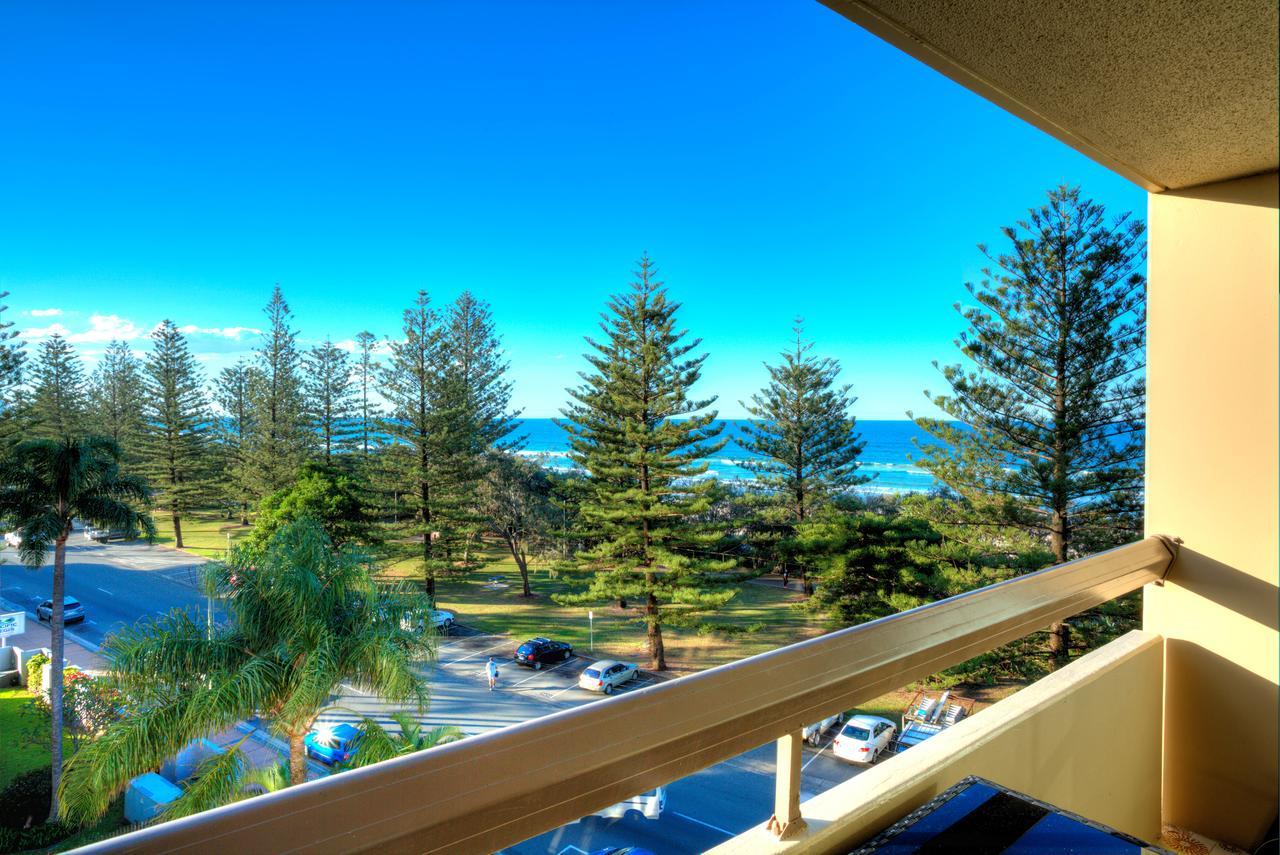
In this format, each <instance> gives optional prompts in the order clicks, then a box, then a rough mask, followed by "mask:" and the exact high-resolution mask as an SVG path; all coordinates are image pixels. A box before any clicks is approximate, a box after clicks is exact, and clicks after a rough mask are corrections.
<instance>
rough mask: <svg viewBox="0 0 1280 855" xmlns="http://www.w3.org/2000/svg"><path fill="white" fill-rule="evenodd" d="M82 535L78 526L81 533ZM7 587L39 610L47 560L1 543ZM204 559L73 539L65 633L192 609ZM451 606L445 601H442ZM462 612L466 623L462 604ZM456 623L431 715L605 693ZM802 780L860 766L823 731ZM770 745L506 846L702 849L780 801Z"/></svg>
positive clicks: (350, 701)
mask: <svg viewBox="0 0 1280 855" xmlns="http://www.w3.org/2000/svg"><path fill="white" fill-rule="evenodd" d="M78 536H79V535H77V537H78ZM0 558H3V559H4V560H5V563H4V564H3V565H0V596H3V597H4V598H5V599H7V600H9V601H11V602H14V603H16V604H19V605H22V606H24V607H26V608H27V609H28V610H29V611H30V610H33V609H34V607H35V605H36V603H38V602H39V601H41V600H44V599H46V598H47V597H48V596H49V593H48V592H49V586H50V584H51V579H50V575H51V572H50V569H49V567H48V564H47V562H46V566H45V567H43V568H41V569H39V570H35V571H31V570H27V569H25V568H23V567H21V566H20V565H18V564H17V556H16V553H15V552H14V551H13V550H12V549H6V550H4V551H3V552H0ZM199 564H200V559H198V558H195V557H193V556H189V555H186V554H184V553H180V552H176V551H174V550H171V549H166V548H163V547H152V546H147V545H146V544H141V543H134V544H119V543H112V544H108V545H99V544H88V543H74V544H72V545H69V547H68V550H67V592H68V594H70V595H71V596H74V597H76V598H77V599H79V600H80V601H81V602H82V603H84V605H85V608H86V611H87V612H88V619H87V620H86V621H85V622H84V623H83V624H81V625H78V626H72V627H71V628H70V632H72V633H75V634H76V635H78V636H80V637H81V638H83V639H84V640H85V641H88V642H90V643H92V644H101V642H102V639H103V637H104V636H105V635H107V634H108V633H109V632H111V631H113V630H115V629H117V628H118V627H120V626H122V625H125V624H130V623H132V622H134V621H136V620H138V619H140V618H144V617H148V616H156V615H161V614H165V613H167V612H168V611H169V610H171V609H175V608H176V609H182V610H184V611H187V612H188V613H190V614H192V616H193V617H195V618H197V619H203V618H204V615H205V608H206V601H205V598H204V597H203V596H201V594H200V593H199V591H198V590H197V589H196V587H195V579H196V568H197V567H198V566H199ZM442 606H443V607H445V608H448V607H449V604H448V603H443V604H442ZM458 617H459V620H461V621H463V622H465V620H466V614H465V612H464V613H460V614H459V615H458ZM459 632H460V630H455V634H454V635H451V636H450V637H447V638H442V639H441V640H440V644H439V646H438V650H437V656H436V661H435V662H434V663H432V664H431V665H429V666H426V676H427V677H428V680H429V684H430V688H431V706H430V708H429V710H428V712H427V714H426V715H425V716H423V717H422V720H423V722H424V723H426V724H428V725H431V726H435V725H446V724H447V725H453V726H455V727H458V728H460V729H462V730H463V731H464V732H465V733H468V734H474V733H481V732H484V731H487V730H493V729H496V728H501V727H508V726H510V725H513V724H519V723H521V722H525V721H528V720H530V719H534V718H538V717H540V716H543V715H547V714H549V713H552V712H555V711H557V710H562V709H568V708H570V707H573V706H578V705H581V704H586V703H598V702H601V701H603V700H604V696H602V695H599V694H597V693H594V692H588V691H586V690H584V689H579V688H577V685H576V684H577V678H578V674H579V673H581V671H582V669H583V668H585V667H586V666H587V665H588V664H589V663H590V662H591V661H592V660H591V659H590V658H587V657H582V656H574V658H572V659H570V660H569V661H568V662H565V663H564V664H562V665H559V666H556V667H554V668H551V667H548V668H544V669H543V670H542V671H533V670H531V669H528V668H521V667H519V666H517V665H515V664H513V663H512V662H511V661H510V656H511V653H512V651H513V650H514V648H515V646H516V644H518V643H519V641H521V640H523V639H512V638H509V637H507V636H495V635H476V634H468V635H461V634H459ZM489 656H495V657H497V658H498V661H499V662H500V663H502V669H501V675H500V677H499V685H498V688H497V690H496V691H493V692H490V691H489V690H488V687H487V685H486V682H485V678H484V675H483V666H484V663H485V661H486V660H487V658H488V657H489ZM654 682H656V678H654V677H653V676H652V675H648V674H644V673H642V674H641V675H640V676H639V677H638V678H637V679H636V680H633V681H632V682H631V683H629V684H627V685H626V686H624V687H622V688H621V689H620V691H621V692H630V691H637V690H639V689H642V688H644V687H645V686H647V685H652V684H653V683H654ZM333 703H334V705H335V706H336V707H339V708H340V709H337V710H334V711H333V712H331V713H328V714H326V715H325V716H324V717H323V718H325V719H329V720H358V719H360V718H361V717H363V716H369V717H371V718H373V719H375V720H378V721H380V722H383V723H387V724H389V723H390V715H391V714H392V713H393V712H395V711H397V709H398V708H397V707H396V706H394V705H391V704H389V703H388V702H386V701H384V700H382V699H380V698H378V697H374V696H370V695H368V694H366V693H364V692H361V691H359V690H357V689H356V688H354V687H351V686H344V687H343V688H342V690H341V691H340V693H339V694H338V695H337V696H335V697H334V699H333ZM805 755H806V756H805V768H804V773H803V781H802V787H801V788H802V791H803V793H804V796H805V797H806V798H808V797H810V796H813V795H816V794H818V793H821V792H823V791H825V790H826V789H828V788H830V787H832V786H835V785H836V784H838V783H841V782H843V781H845V780H848V779H849V778H850V777H852V776H853V775H855V774H857V773H858V772H859V771H860V770H859V768H858V767H854V766H850V765H848V764H846V763H844V762H843V761H840V760H837V759H835V758H833V757H832V756H831V754H830V751H829V750H828V748H827V745H826V742H824V745H823V747H822V748H821V750H819V751H815V750H813V749H811V748H808V747H806V748H805ZM773 786H774V749H773V746H772V745H766V746H762V747H760V748H757V749H755V750H753V751H750V752H747V753H746V754H743V755H741V756H739V757H736V758H734V759H732V760H729V761H727V762H724V763H720V764H718V765H716V766H712V767H710V768H708V769H704V770H702V771H700V772H697V773H695V774H693V775H690V776H688V777H686V778H683V779H681V780H678V781H674V782H672V783H671V784H669V785H668V788H667V807H666V810H665V811H664V813H663V815H662V816H661V817H660V818H659V819H656V820H642V819H613V820H604V819H600V818H597V817H590V818H587V819H585V820H583V821H579V822H575V823H570V824H569V825H566V826H564V827H562V828H559V829H556V830H554V831H551V832H548V833H546V834H542V835H539V836H538V837H535V838H533V839H531V840H527V841H525V842H524V843H521V844H519V845H518V846H513V847H509V848H508V849H506V850H505V851H506V852H508V853H511V855H534V853H539V855H541V853H546V855H572V853H579V855H580V853H584V852H585V853H590V852H593V851H595V850H597V849H600V848H603V847H605V846H626V845H630V846H644V847H645V848H648V849H651V850H653V851H654V852H656V853H659V854H660V855H661V853H686V852H700V851H703V850H705V849H707V848H710V847H712V846H715V845H717V844H719V843H721V842H723V841H724V840H727V839H728V838H729V837H731V836H733V835H736V834H739V833H741V832H743V831H745V830H747V829H749V828H751V827H753V826H755V825H757V824H759V823H761V822H764V821H765V820H767V819H768V818H769V814H770V813H771V811H772V805H773Z"/></svg>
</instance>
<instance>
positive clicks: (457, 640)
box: [436, 633, 502, 650]
mask: <svg viewBox="0 0 1280 855" xmlns="http://www.w3.org/2000/svg"><path fill="white" fill-rule="evenodd" d="M448 637H452V638H453V639H454V640H453V641H450V642H449V643H448V644H440V645H437V647H436V649H437V650H444V649H445V648H447V647H457V646H459V645H464V644H467V643H468V642H471V641H477V640H479V639H482V638H501V637H502V636H499V635H495V634H493V633H486V634H484V635H462V636H448Z"/></svg>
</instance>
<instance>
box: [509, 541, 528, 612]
mask: <svg viewBox="0 0 1280 855" xmlns="http://www.w3.org/2000/svg"><path fill="white" fill-rule="evenodd" d="M507 546H508V547H509V548H510V549H511V557H512V558H514V559H515V562H516V567H518V568H519V569H520V584H521V586H522V590H521V592H520V596H522V597H532V596H533V589H532V588H530V587H529V559H527V558H525V556H524V553H523V552H522V551H521V550H520V548H519V547H518V546H517V545H516V541H515V540H514V539H513V538H510V537H508V538H507Z"/></svg>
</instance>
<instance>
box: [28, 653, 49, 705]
mask: <svg viewBox="0 0 1280 855" xmlns="http://www.w3.org/2000/svg"><path fill="white" fill-rule="evenodd" d="M48 663H49V657H48V656H45V655H44V654H43V653H37V654H36V655H35V656H32V657H31V658H30V659H28V660H27V691H28V692H30V693H31V694H33V695H38V694H40V689H41V687H42V686H43V685H44V676H43V672H42V670H41V669H43V668H44V666H45V665H47V664H48Z"/></svg>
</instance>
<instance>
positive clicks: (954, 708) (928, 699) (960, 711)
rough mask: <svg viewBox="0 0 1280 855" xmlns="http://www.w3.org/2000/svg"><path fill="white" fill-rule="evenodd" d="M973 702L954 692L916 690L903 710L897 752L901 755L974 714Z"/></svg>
mask: <svg viewBox="0 0 1280 855" xmlns="http://www.w3.org/2000/svg"><path fill="white" fill-rule="evenodd" d="M973 703H974V702H973V701H972V700H971V699H969V698H962V697H960V696H959V695H953V694H951V692H950V691H946V692H943V693H942V694H941V695H938V694H934V693H930V692H926V691H919V692H916V695H915V697H914V698H912V699H911V703H910V704H908V705H907V709H906V710H905V711H904V712H903V713H902V729H901V730H899V731H898V740H897V742H895V743H894V745H893V753H894V754H901V753H902V752H903V751H906V750H907V749H908V748H911V747H912V746H915V745H919V744H920V743H921V742H924V741H925V740H926V739H929V738H930V737H933V736H936V735H938V734H939V733H942V731H944V730H946V729H947V728H948V727H951V725H953V724H955V723H956V722H958V721H961V720H962V719H964V718H966V717H967V716H969V715H971V714H972V713H973Z"/></svg>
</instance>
